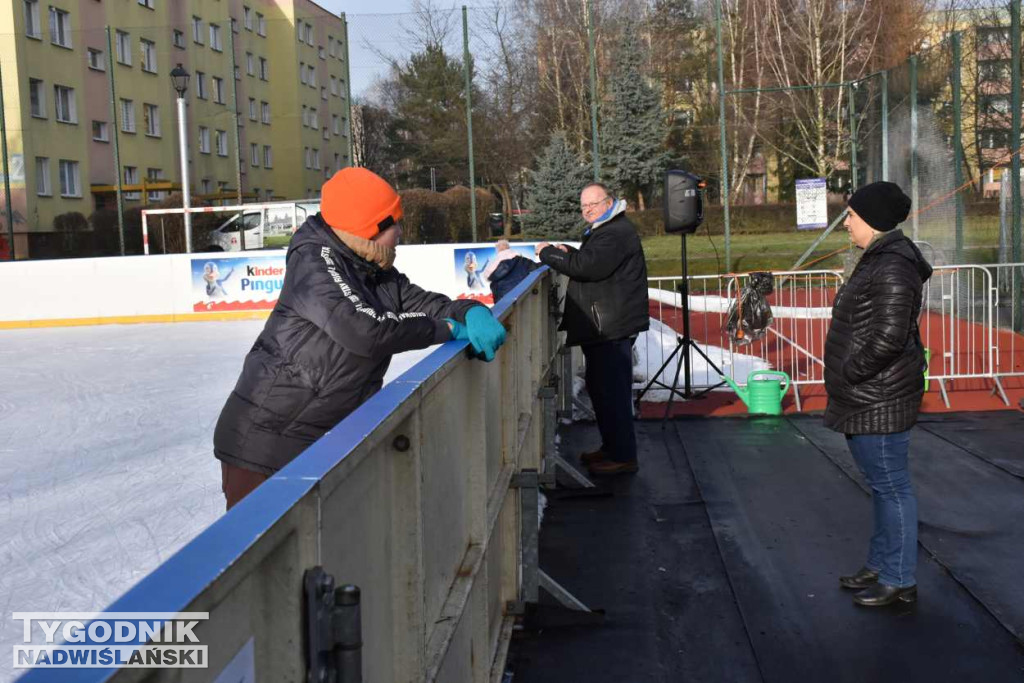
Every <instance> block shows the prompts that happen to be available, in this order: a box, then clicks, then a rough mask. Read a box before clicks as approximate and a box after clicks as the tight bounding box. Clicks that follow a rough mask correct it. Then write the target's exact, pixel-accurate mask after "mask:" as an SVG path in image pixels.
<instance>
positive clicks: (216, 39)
mask: <svg viewBox="0 0 1024 683" xmlns="http://www.w3.org/2000/svg"><path fill="white" fill-rule="evenodd" d="M210 49H212V50H216V51H217V52H222V51H223V50H224V44H223V43H222V42H221V40H220V26H218V25H217V24H210Z"/></svg>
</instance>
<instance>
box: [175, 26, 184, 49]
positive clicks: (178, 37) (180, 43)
mask: <svg viewBox="0 0 1024 683" xmlns="http://www.w3.org/2000/svg"><path fill="white" fill-rule="evenodd" d="M174 47H177V48H181V49H182V50H184V49H185V32H184V31H179V30H178V29H174Z"/></svg>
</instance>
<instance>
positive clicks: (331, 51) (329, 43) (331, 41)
mask: <svg viewBox="0 0 1024 683" xmlns="http://www.w3.org/2000/svg"><path fill="white" fill-rule="evenodd" d="M327 52H328V53H329V54H330V55H331V56H332V57H333V56H334V36H327Z"/></svg>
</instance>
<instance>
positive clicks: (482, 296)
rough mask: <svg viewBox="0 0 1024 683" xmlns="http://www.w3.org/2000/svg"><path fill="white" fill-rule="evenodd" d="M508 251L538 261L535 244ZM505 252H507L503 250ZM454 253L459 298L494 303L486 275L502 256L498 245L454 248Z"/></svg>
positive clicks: (455, 279)
mask: <svg viewBox="0 0 1024 683" xmlns="http://www.w3.org/2000/svg"><path fill="white" fill-rule="evenodd" d="M506 252H512V253H513V254H515V255H516V256H522V257H524V258H528V259H530V260H531V261H536V260H537V259H536V257H535V256H534V254H533V245H532V244H530V245H521V244H517V245H514V246H512V247H511V248H510V249H508V250H506ZM502 253H505V252H502ZM452 255H453V264H452V265H453V269H454V270H453V277H454V281H455V288H454V291H455V292H457V294H456V297H457V298H459V299H473V300H474V301H479V302H480V303H482V304H487V305H488V306H490V305H493V304H494V297H493V296H492V295H491V286H490V283H489V282H488V281H487V277H486V275H489V274H490V271H491V270H494V269H493V268H491V269H490V270H488V266H492V265H497V261H499V260H500V259H501V258H502V257H501V256H499V252H498V250H497V248H496V247H494V246H491V245H478V246H473V247H466V248H457V249H453V250H452Z"/></svg>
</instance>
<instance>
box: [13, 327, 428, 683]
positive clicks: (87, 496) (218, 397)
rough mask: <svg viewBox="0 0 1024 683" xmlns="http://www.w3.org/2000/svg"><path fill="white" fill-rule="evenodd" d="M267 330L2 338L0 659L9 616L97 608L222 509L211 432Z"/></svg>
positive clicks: (412, 357) (400, 367) (396, 369)
mask: <svg viewBox="0 0 1024 683" xmlns="http://www.w3.org/2000/svg"><path fill="white" fill-rule="evenodd" d="M262 328H263V321H242V322H203V323H175V324H151V325H100V326H95V327H70V328H44V329H25V330H2V331H0V472H3V476H2V478H0V567H2V571H0V608H2V609H0V614H3V615H4V616H3V619H2V620H0V623H2V628H0V653H10V652H11V646H12V645H15V644H17V643H20V642H21V637H22V634H21V623H20V622H15V621H13V619H12V618H11V613H12V612H58V611H63V612H70V611H77V612H94V611H100V610H102V609H103V608H105V607H106V606H107V605H108V604H110V603H111V602H112V601H113V600H114V599H115V598H117V597H118V596H120V595H121V594H122V593H124V592H125V591H126V590H127V589H128V588H130V587H131V586H132V585H134V584H135V583H136V582H137V581H139V580H140V579H141V578H142V577H144V576H145V575H146V574H148V573H149V572H150V571H151V570H152V569H154V568H155V567H156V566H158V565H159V564H160V563H161V562H163V561H164V560H165V559H166V558H168V557H170V556H171V555H172V554H174V553H175V552H176V551H177V550H178V549H179V548H181V547H182V546H183V545H185V544H186V543H187V542H188V541H190V540H191V539H192V538H194V537H195V536H196V535H197V534H198V533H199V532H200V531H202V530H203V529H205V528H206V527H207V526H208V525H209V524H210V523H211V522H213V521H214V520H215V519H217V518H218V517H219V516H220V515H222V514H223V513H224V497H223V495H222V493H221V490H220V464H219V463H218V462H217V461H216V460H215V459H214V457H213V445H212V442H213V428H214V425H215V424H216V422H217V417H218V415H219V413H220V409H221V407H222V406H223V405H224V401H225V400H226V398H227V396H228V394H229V393H230V392H231V389H232V388H233V386H234V384H235V380H236V379H237V378H238V373H239V371H240V370H241V367H242V360H243V358H244V356H245V354H246V352H247V351H248V350H249V348H250V347H251V346H252V343H253V341H255V339H256V336H257V335H258V334H259V332H260V330H261V329H262ZM428 352H429V350H424V351H419V352H412V353H409V354H402V356H399V357H396V358H395V360H394V362H393V363H392V366H391V369H390V370H389V372H388V375H387V377H386V378H385V381H389V380H391V379H393V378H394V377H396V376H397V375H399V374H401V372H403V371H404V370H405V369H407V368H408V367H410V366H411V365H413V364H414V363H415V362H416V361H417V360H419V359H420V358H422V357H423V356H424V355H426V354H427V353H428ZM18 673H21V672H15V671H14V670H13V668H12V661H11V659H10V656H9V655H7V656H5V655H3V654H0V681H10V680H13V679H14V678H15V677H16V675H17V674H18Z"/></svg>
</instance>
